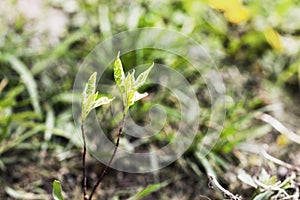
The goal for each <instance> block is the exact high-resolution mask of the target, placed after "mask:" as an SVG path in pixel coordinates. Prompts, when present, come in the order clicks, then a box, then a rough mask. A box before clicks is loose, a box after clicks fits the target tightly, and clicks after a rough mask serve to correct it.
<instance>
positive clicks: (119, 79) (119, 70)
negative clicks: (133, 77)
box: [114, 52, 125, 92]
mask: <svg viewBox="0 0 300 200" xmlns="http://www.w3.org/2000/svg"><path fill="white" fill-rule="evenodd" d="M114 79H115V81H116V84H117V86H118V88H119V89H120V91H121V92H124V90H123V87H122V86H123V81H124V79H125V74H124V71H123V66H122V62H121V60H120V52H118V55H117V59H116V60H115V63H114Z"/></svg>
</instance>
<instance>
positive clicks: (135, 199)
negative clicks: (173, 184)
mask: <svg viewBox="0 0 300 200" xmlns="http://www.w3.org/2000/svg"><path fill="white" fill-rule="evenodd" d="M168 184H169V183H168V182H166V181H164V182H162V183H156V184H151V185H148V186H147V187H146V188H145V189H143V190H142V191H140V192H138V193H137V194H136V195H134V196H133V197H131V198H130V200H138V199H141V198H142V197H145V196H147V195H149V194H151V193H152V192H155V191H157V190H159V189H161V188H162V187H165V186H167V185H168Z"/></svg>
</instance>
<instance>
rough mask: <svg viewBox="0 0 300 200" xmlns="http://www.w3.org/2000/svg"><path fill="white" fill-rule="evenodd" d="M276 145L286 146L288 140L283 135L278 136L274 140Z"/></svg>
mask: <svg viewBox="0 0 300 200" xmlns="http://www.w3.org/2000/svg"><path fill="white" fill-rule="evenodd" d="M276 143H277V144H278V145H279V146H282V147H284V146H286V145H287V144H288V143H289V139H288V138H287V137H286V136H285V135H279V136H278V137H277V139H276Z"/></svg>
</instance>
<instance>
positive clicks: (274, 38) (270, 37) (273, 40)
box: [264, 28, 283, 51]
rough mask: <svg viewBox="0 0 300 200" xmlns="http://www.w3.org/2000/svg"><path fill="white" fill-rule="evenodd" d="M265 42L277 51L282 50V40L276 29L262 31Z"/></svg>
mask: <svg viewBox="0 0 300 200" xmlns="http://www.w3.org/2000/svg"><path fill="white" fill-rule="evenodd" d="M264 34H265V37H266V40H267V42H268V43H269V44H270V45H271V46H272V47H273V48H274V49H275V50H277V51H281V50H283V46H282V41H281V39H280V35H279V33H278V32H277V31H275V30H274V29H272V28H269V29H266V30H265V31H264Z"/></svg>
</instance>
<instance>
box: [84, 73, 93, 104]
mask: <svg viewBox="0 0 300 200" xmlns="http://www.w3.org/2000/svg"><path fill="white" fill-rule="evenodd" d="M96 77H97V72H94V73H93V74H92V75H91V76H90V78H89V80H88V82H87V83H86V84H85V87H84V90H83V93H82V104H85V103H86V101H87V99H88V98H89V97H90V95H92V94H94V93H95V91H96Z"/></svg>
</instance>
